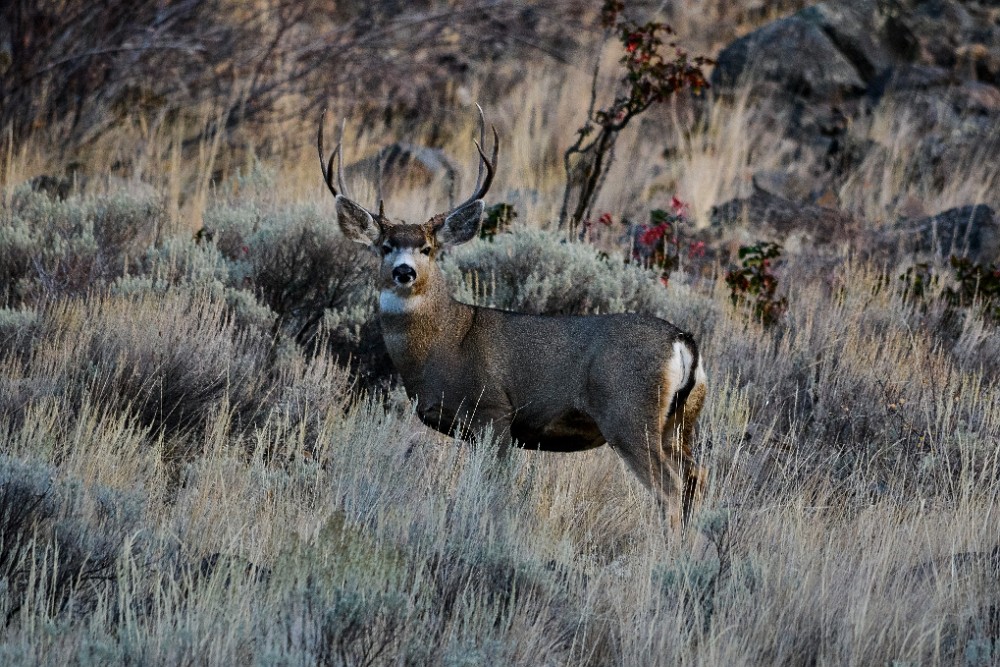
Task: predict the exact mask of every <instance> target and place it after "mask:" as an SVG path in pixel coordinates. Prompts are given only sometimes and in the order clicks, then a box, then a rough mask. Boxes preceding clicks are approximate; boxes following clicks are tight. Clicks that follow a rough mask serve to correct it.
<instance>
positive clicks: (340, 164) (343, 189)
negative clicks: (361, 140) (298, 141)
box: [316, 109, 347, 197]
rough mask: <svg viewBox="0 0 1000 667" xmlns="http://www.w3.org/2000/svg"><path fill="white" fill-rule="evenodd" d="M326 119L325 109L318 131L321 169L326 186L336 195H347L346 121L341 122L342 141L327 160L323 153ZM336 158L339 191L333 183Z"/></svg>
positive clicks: (317, 139)
mask: <svg viewBox="0 0 1000 667" xmlns="http://www.w3.org/2000/svg"><path fill="white" fill-rule="evenodd" d="M325 120H326V109H323V114H322V115H321V116H320V119H319V131H318V132H317V133H316V150H317V151H319V169H320V171H321V172H323V180H324V181H325V182H326V187H327V188H329V189H330V192H331V193H332V194H333V196H334V197H336V196H337V195H338V194H342V195H344V196H345V197H347V186H346V185H344V155H343V152H342V147H341V144H343V141H344V121H341V123H340V141H338V142H337V147H336V148H334V149H333V152H332V153H331V154H330V159H329V160H327V159H326V158H325V157H324V153H323V121H325ZM334 158H337V187H339V188H340V192H339V193H338V192H337V188H336V187H334V185H333V159H334Z"/></svg>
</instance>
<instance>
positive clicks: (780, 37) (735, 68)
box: [711, 15, 866, 101]
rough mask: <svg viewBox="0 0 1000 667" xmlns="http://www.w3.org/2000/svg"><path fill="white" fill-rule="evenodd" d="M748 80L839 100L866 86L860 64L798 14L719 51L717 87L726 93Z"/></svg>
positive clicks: (806, 95)
mask: <svg viewBox="0 0 1000 667" xmlns="http://www.w3.org/2000/svg"><path fill="white" fill-rule="evenodd" d="M745 81H752V82H755V83H759V82H767V83H772V84H777V86H778V88H779V89H780V91H781V92H783V93H786V94H787V93H790V94H792V95H795V96H797V97H799V98H803V99H808V100H825V101H839V100H842V99H845V98H851V97H857V96H860V95H861V94H862V93H863V92H864V91H865V89H866V84H865V81H864V79H863V78H862V77H861V75H860V74H859V73H858V70H857V69H855V67H854V64H853V63H852V62H851V61H850V60H849V59H848V58H847V57H846V56H845V55H844V54H843V53H841V52H840V50H839V49H838V48H837V45H836V44H834V42H833V41H832V40H831V39H830V37H829V36H828V35H827V33H826V32H824V31H823V29H822V28H821V27H820V25H818V24H817V22H816V21H815V20H809V19H807V18H803V17H802V16H801V15H794V16H790V17H788V18H784V19H780V20H778V21H774V22H773V23H769V24H767V25H765V26H764V27H762V28H760V29H758V30H755V31H754V32H752V33H750V34H749V35H746V36H744V37H741V38H740V39H738V40H736V41H735V42H733V43H732V44H730V45H729V46H727V47H726V48H725V49H723V50H722V52H721V53H720V54H719V55H718V57H717V58H716V66H715V70H714V71H713V72H712V80H711V82H712V86H713V87H714V88H715V89H716V91H717V92H720V93H722V94H726V93H732V92H735V91H736V90H737V89H738V88H739V87H740V86H741V85H742V84H743V83H744V82H745Z"/></svg>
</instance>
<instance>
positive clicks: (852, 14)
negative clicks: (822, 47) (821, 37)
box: [797, 0, 895, 83]
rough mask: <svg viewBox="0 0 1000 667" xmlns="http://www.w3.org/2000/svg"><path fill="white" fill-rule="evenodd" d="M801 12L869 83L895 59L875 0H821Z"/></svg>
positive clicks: (803, 17)
mask: <svg viewBox="0 0 1000 667" xmlns="http://www.w3.org/2000/svg"><path fill="white" fill-rule="evenodd" d="M797 16H798V17H799V18H801V19H804V20H805V21H808V22H810V23H812V24H813V25H815V26H816V27H818V28H819V29H820V30H822V31H823V33H824V34H825V35H826V36H827V37H828V38H829V39H830V41H831V42H833V44H834V45H835V46H836V47H837V50H838V51H839V52H840V53H841V54H842V55H843V56H844V57H845V58H847V60H849V61H850V63H851V64H852V65H853V66H854V69H855V70H856V71H857V73H858V74H859V75H860V77H861V78H862V79H863V80H864V81H865V82H866V83H867V82H870V81H872V80H873V79H874V78H875V77H876V76H878V75H879V74H881V73H882V72H884V71H885V70H887V69H888V68H889V67H891V66H892V64H893V63H894V61H895V53H894V51H895V50H894V49H893V48H892V47H891V46H889V45H888V44H886V43H885V42H884V41H883V40H882V39H881V34H880V32H881V31H880V30H879V28H880V27H882V26H881V25H880V24H881V23H882V21H880V17H879V16H878V8H877V6H876V3H875V2H874V0H858V1H856V2H850V3H846V2H821V3H819V4H818V5H813V6H812V7H807V8H805V9H803V10H802V11H800V12H799V13H798V15H797Z"/></svg>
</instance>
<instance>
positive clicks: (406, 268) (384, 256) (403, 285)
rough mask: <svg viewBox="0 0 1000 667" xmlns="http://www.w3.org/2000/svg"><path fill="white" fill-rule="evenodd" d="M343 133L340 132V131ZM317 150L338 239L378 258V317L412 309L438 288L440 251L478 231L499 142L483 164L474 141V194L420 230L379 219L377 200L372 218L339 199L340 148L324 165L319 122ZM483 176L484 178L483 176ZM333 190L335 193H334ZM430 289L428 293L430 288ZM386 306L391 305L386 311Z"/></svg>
mask: <svg viewBox="0 0 1000 667" xmlns="http://www.w3.org/2000/svg"><path fill="white" fill-rule="evenodd" d="M480 120H481V121H482V123H481V126H480V140H483V139H484V138H485V137H484V135H485V133H486V121H485V119H484V118H483V117H482V110H480ZM341 133H343V129H341ZM316 148H317V149H318V151H319V165H320V169H321V170H322V172H323V180H324V181H326V187H327V188H328V189H329V190H330V193H331V194H332V195H333V196H334V198H335V200H336V202H337V224H338V225H340V229H341V231H343V232H344V236H346V237H347V238H349V239H351V240H352V241H354V242H355V243H360V244H362V245H366V246H369V247H370V248H372V249H373V250H374V251H375V252H376V253H377V254H378V255H379V256H380V257H381V267H380V269H379V278H378V287H379V289H380V291H381V295H380V303H381V304H382V312H383V313H385V312H388V311H393V310H394V311H396V312H408V311H411V310H413V308H414V307H415V304H416V303H417V302H418V301H419V299H413V298H411V297H419V296H421V295H422V294H424V293H425V292H427V290H428V289H429V288H428V286H429V285H430V286H433V287H436V286H441V285H442V284H443V281H442V280H441V278H440V276H441V272H440V270H439V269H438V268H437V267H436V266H435V264H434V257H435V255H436V253H437V251H438V250H439V249H440V248H444V247H447V246H452V245H458V244H459V243H465V242H466V241H468V240H469V239H471V238H472V237H473V236H475V235H476V232H477V231H478V229H479V222H480V220H481V219H482V217H483V209H484V206H483V197H484V196H486V193H487V192H488V191H489V189H490V185H491V184H492V183H493V176H494V175H495V174H496V165H497V155H498V153H499V150H500V137H499V136H498V135H497V131H496V128H494V129H493V157H492V159H489V158H487V157H486V154H485V153H484V152H483V149H482V146H481V145H480V143H479V142H476V149H477V150H478V151H479V158H480V165H479V177H478V178H477V179H476V190H475V193H474V194H473V195H472V196H471V197H469V198H468V199H466V200H465V201H464V202H462V203H461V204H459V205H458V206H456V207H455V208H453V209H452V210H450V211H448V212H447V213H440V214H438V215H435V216H434V217H433V218H431V219H430V220H428V221H427V222H425V223H424V224H422V225H414V224H407V223H405V222H400V223H394V222H392V221H390V220H389V218H387V217H386V216H385V213H384V210H383V207H382V202H381V201H379V211H378V214H377V215H376V214H374V213H372V212H371V211H369V210H368V209H366V208H365V207H364V206H361V205H360V204H358V203H357V202H355V201H352V200H351V199H349V198H348V197H347V196H346V195H345V194H344V191H345V189H346V188H345V187H344V173H343V159H342V156H341V154H340V144H339V143H338V144H337V147H336V148H335V149H334V151H333V154H332V155H330V158H329V160H327V159H326V157H325V155H324V152H323V122H322V119H321V120H320V126H319V132H318V133H317V136H316ZM338 157H340V158H341V159H340V160H338V168H337V181H338V183H337V185H334V182H333V160H334V158H338ZM484 171H485V179H484V178H483V175H484V174H483V172H484ZM338 187H339V190H340V191H339V192H338ZM433 287H432V288H433ZM387 306H391V307H389V308H387Z"/></svg>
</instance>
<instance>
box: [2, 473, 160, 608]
mask: <svg viewBox="0 0 1000 667" xmlns="http://www.w3.org/2000/svg"><path fill="white" fill-rule="evenodd" d="M142 511H143V504H142V501H141V500H140V498H139V497H138V496H133V495H128V494H122V493H120V492H116V491H113V490H111V489H108V488H105V487H101V486H96V485H94V486H90V487H85V486H83V485H82V484H80V483H79V482H77V481H75V480H58V479H57V477H56V471H55V469H53V468H50V467H48V466H45V465H41V464H37V463H27V462H24V461H20V460H17V459H13V458H10V457H8V456H6V455H4V454H0V585H2V587H3V588H4V589H5V590H4V593H5V594H4V596H3V602H2V604H3V607H2V609H0V611H2V613H3V618H4V622H5V624H7V625H9V624H10V623H11V621H12V620H13V619H14V618H15V617H16V615H17V614H18V612H19V611H20V610H21V609H22V607H24V606H25V605H42V606H44V607H46V610H45V611H46V612H47V613H48V614H58V613H61V612H64V611H66V610H67V608H68V606H69V605H70V603H71V602H72V604H73V606H74V608H76V609H80V608H83V607H85V606H87V605H90V604H92V603H94V602H95V601H96V600H97V599H98V596H99V593H100V590H101V589H102V588H106V587H109V586H112V585H113V582H114V580H115V578H114V576H113V575H114V573H115V564H116V563H117V560H118V557H119V555H120V554H121V552H122V548H123V546H124V545H125V544H126V541H127V540H128V539H129V538H130V537H132V535H133V534H134V532H135V530H136V528H137V526H138V525H139V520H140V518H141V515H142ZM36 613H37V612H36Z"/></svg>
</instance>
